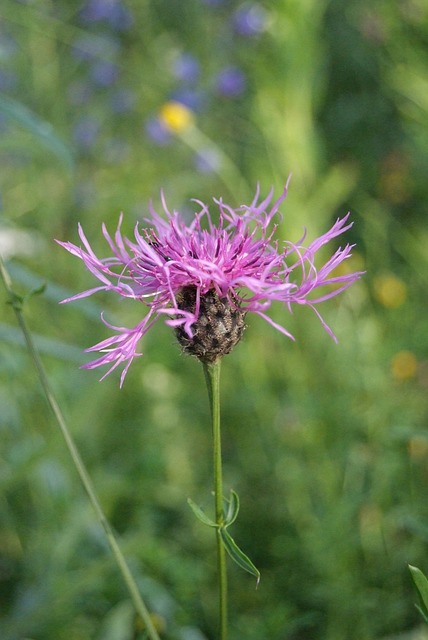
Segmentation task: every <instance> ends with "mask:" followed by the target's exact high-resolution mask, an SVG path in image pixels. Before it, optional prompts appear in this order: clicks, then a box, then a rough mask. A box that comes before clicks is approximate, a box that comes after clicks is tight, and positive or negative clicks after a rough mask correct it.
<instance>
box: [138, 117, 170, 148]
mask: <svg viewBox="0 0 428 640" xmlns="http://www.w3.org/2000/svg"><path fill="white" fill-rule="evenodd" d="M144 130H145V132H146V134H147V136H148V137H149V138H150V140H151V141H152V142H154V143H155V144H157V145H159V146H160V147H165V146H166V145H168V144H169V143H170V142H171V139H172V134H171V131H169V129H167V127H166V126H165V124H164V123H163V122H162V121H161V120H159V118H148V120H146V122H145V124H144Z"/></svg>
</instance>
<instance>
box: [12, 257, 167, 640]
mask: <svg viewBox="0 0 428 640" xmlns="http://www.w3.org/2000/svg"><path fill="white" fill-rule="evenodd" d="M0 275H1V278H2V280H3V283H4V286H5V288H6V291H7V293H8V294H9V298H10V303H11V305H12V307H13V310H14V312H15V315H16V318H17V320H18V323H19V326H20V328H21V330H22V333H23V334H24V338H25V341H26V343H27V346H28V350H29V352H30V355H31V358H32V360H33V363H34V365H35V367H36V369H37V372H38V375H39V379H40V383H41V385H42V387H43V391H44V393H45V396H46V399H47V401H48V404H49V406H50V408H51V409H52V411H53V414H54V416H55V418H56V421H57V423H58V426H59V428H60V430H61V433H62V435H63V437H64V440H65V443H66V445H67V448H68V451H69V454H70V456H71V458H72V460H73V463H74V466H75V467H76V470H77V473H78V475H79V478H80V480H81V482H82V484H83V487H84V489H85V491H86V493H87V495H88V497H89V500H90V502H91V503H92V506H93V508H94V511H95V513H96V515H97V517H98V519H99V521H100V523H101V525H102V527H103V528H104V531H105V534H106V536H107V540H108V542H109V545H110V548H111V550H112V552H113V555H114V558H115V560H116V563H117V565H118V567H119V570H120V572H121V574H122V577H123V579H124V581H125V584H126V586H127V588H128V591H129V594H130V596H131V598H132V601H133V603H134V606H135V609H136V611H137V613H138V614H139V615H140V617H141V619H142V620H143V622H144V624H145V626H146V631H147V634H148V637H149V638H150V640H160V638H159V635H158V633H157V631H156V629H155V627H154V625H153V622H152V620H151V617H150V613H149V611H148V609H147V607H146V605H145V604H144V602H143V599H142V597H141V595H140V592H139V590H138V587H137V584H136V582H135V579H134V578H133V576H132V574H131V571H130V569H129V567H128V565H127V562H126V560H125V557H124V556H123V554H122V552H121V550H120V547H119V545H118V543H117V540H116V537H115V535H114V533H113V530H112V528H111V526H110V523H109V522H108V520H107V518H106V516H105V514H104V512H103V510H102V507H101V505H100V503H99V501H98V498H97V496H96V493H95V488H94V485H93V484H92V481H91V479H90V477H89V474H88V472H87V470H86V467H85V465H84V463H83V460H82V458H81V457H80V454H79V451H78V449H77V447H76V445H75V443H74V440H73V438H72V436H71V434H70V431H69V429H68V427H67V424H66V422H65V419H64V416H63V414H62V412H61V409H60V408H59V405H58V403H57V401H56V398H55V396H54V393H53V391H52V388H51V385H50V382H49V380H48V377H47V374H46V371H45V368H44V366H43V363H42V361H41V359H40V356H39V353H38V351H37V349H36V347H35V344H34V342H33V338H32V336H31V333H30V331H29V329H28V327H27V324H26V322H25V318H24V315H23V313H22V299H21V298H19V297H18V296H17V295H16V294H15V293H14V292H13V289H12V282H11V279H10V276H9V273H8V271H7V270H6V267H5V265H4V263H3V260H2V259H1V257H0Z"/></svg>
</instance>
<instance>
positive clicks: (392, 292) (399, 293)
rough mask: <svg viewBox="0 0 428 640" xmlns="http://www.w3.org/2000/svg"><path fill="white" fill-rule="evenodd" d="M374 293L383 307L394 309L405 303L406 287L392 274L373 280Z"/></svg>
mask: <svg viewBox="0 0 428 640" xmlns="http://www.w3.org/2000/svg"><path fill="white" fill-rule="evenodd" d="M374 293H375V296H376V298H377V300H378V301H379V302H380V303H381V304H383V306H384V307H387V309H396V308H397V307H400V306H401V305H402V304H403V303H404V302H405V301H406V298H407V287H406V285H405V283H404V282H403V280H400V278H397V276H394V275H393V274H392V273H391V274H390V273H386V274H383V275H380V276H377V277H376V278H375V279H374Z"/></svg>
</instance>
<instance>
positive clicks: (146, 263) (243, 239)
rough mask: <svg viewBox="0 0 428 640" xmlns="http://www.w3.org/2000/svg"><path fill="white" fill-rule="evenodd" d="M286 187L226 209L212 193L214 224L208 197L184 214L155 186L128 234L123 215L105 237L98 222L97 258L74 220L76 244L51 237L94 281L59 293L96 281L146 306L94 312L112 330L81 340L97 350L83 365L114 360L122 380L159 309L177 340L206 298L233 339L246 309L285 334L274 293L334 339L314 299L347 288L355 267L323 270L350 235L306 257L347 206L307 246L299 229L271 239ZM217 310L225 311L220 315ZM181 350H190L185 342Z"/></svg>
mask: <svg viewBox="0 0 428 640" xmlns="http://www.w3.org/2000/svg"><path fill="white" fill-rule="evenodd" d="M286 193H287V186H286V187H285V189H284V191H283V193H282V195H281V196H280V197H279V199H278V200H276V201H274V202H272V197H273V191H272V190H271V191H270V193H269V194H268V196H267V197H266V198H265V199H264V200H262V201H261V202H259V203H258V196H259V191H258V190H257V193H256V196H255V198H254V200H253V201H252V203H251V204H250V205H249V206H244V205H243V206H241V207H239V208H238V209H232V207H230V206H229V205H227V204H226V203H224V202H223V200H222V199H219V200H216V199H214V203H215V205H216V207H217V209H218V223H217V224H214V221H213V219H212V217H211V214H210V212H209V210H208V206H207V205H206V204H204V203H202V202H200V201H198V200H195V203H196V205H197V207H198V210H197V212H196V213H195V214H194V217H193V220H192V221H191V222H190V223H189V224H186V222H185V221H184V219H183V217H182V216H181V214H180V213H178V212H177V211H172V212H170V211H169V210H168V208H167V206H166V203H165V200H164V198H163V196H162V204H163V208H164V212H165V215H164V216H161V215H159V214H158V213H156V211H155V210H154V209H153V207H152V205H151V206H150V217H148V218H147V219H146V222H147V226H146V227H145V228H143V229H142V230H141V231H140V229H139V226H138V224H137V225H136V227H135V229H134V239H133V240H130V239H128V238H126V237H124V236H123V235H122V232H121V224H122V216H120V218H119V224H118V227H117V230H116V233H115V235H114V237H113V238H112V237H111V236H110V234H109V233H108V231H107V229H106V227H105V226H104V225H103V228H102V229H103V234H104V237H105V239H106V241H107V243H108V245H109V248H110V252H111V255H109V256H108V257H106V258H98V257H97V256H96V255H95V253H94V252H93V250H92V248H91V246H90V244H89V242H88V240H87V239H86V236H85V234H84V232H83V229H82V227H81V226H80V225H79V236H80V240H81V243H82V244H81V246H77V245H74V244H72V243H71V242H60V241H57V242H58V243H59V244H60V245H61V246H63V247H64V248H65V249H66V250H67V251H69V252H70V253H71V254H72V255H74V256H76V257H78V258H80V259H81V260H82V261H83V263H84V264H85V266H86V268H87V269H88V270H89V271H90V272H91V273H92V274H93V275H94V276H95V277H96V278H97V279H98V280H99V281H100V283H101V284H100V285H99V286H97V287H94V288H91V289H88V290H87V291H83V292H82V293H79V294H77V295H75V296H73V297H71V298H68V299H66V300H63V301H62V302H69V301H71V300H77V299H80V298H85V297H87V296H90V295H92V294H94V293H96V292H98V291H113V292H115V293H116V294H118V295H120V296H122V297H124V298H131V299H133V300H137V301H138V302H140V303H142V305H144V307H146V314H145V315H144V317H143V318H142V319H141V321H140V322H138V324H137V325H136V326H135V327H132V328H127V327H117V326H113V325H111V324H110V323H108V322H107V321H106V320H105V319H104V317H102V320H103V322H104V324H106V325H107V326H108V327H109V328H110V329H112V330H113V331H114V335H113V336H111V337H109V338H107V339H106V340H102V341H101V342H99V343H98V344H96V345H94V346H93V347H90V348H89V349H88V351H91V352H92V351H99V352H101V353H102V354H103V355H101V357H99V358H97V359H96V360H94V361H92V362H89V363H88V364H85V365H84V368H87V369H93V368H95V367H99V366H101V365H110V367H109V369H108V371H107V373H106V374H104V376H103V378H104V377H105V376H106V375H108V374H109V373H110V372H111V371H113V369H115V368H116V367H118V366H119V365H122V364H123V365H124V369H123V372H122V376H121V385H122V384H123V380H124V378H125V375H126V373H127V371H128V369H129V366H130V364H131V362H132V360H133V359H134V358H135V357H136V356H140V355H142V354H141V353H139V352H138V350H137V349H138V343H139V342H140V340H141V338H142V337H143V336H144V335H145V334H146V333H147V332H148V330H149V329H150V328H151V327H152V326H153V325H154V323H155V322H156V321H157V320H158V319H159V318H161V317H164V318H166V320H165V322H166V324H167V325H169V326H171V327H174V329H175V331H176V334H177V337H178V338H179V341H180V343H181V344H182V345H185V344H186V341H187V346H189V345H191V343H192V341H194V342H197V340H196V338H197V337H198V331H199V328H200V326H199V325H200V324H201V320H203V324H204V323H205V324H206V322H207V320H206V319H207V317H209V309H210V308H211V309H213V308H214V309H215V310H216V313H218V312H220V315H221V318H220V333H224V334H225V335H226V334H227V333H228V327H230V326H232V325H235V328H236V327H238V328H237V331H238V333H239V337H238V339H239V338H240V336H241V334H242V331H243V328H244V326H245V325H244V321H243V318H244V317H245V314H246V313H248V312H252V313H255V314H257V315H259V316H261V317H262V318H264V319H265V320H266V321H267V322H269V323H270V324H271V325H272V326H273V327H275V329H278V331H280V332H282V333H283V334H284V335H286V336H288V337H289V338H291V339H294V338H293V336H292V335H291V334H290V333H289V332H288V331H287V329H286V328H285V327H284V326H282V324H277V323H276V322H274V321H273V320H272V319H271V318H270V317H269V315H268V314H267V312H268V310H269V308H270V307H271V305H272V303H273V302H281V303H283V305H284V306H285V308H286V309H287V310H289V311H291V307H292V305H293V304H300V305H306V306H308V307H310V308H311V309H313V310H314V311H315V313H316V315H317V316H318V318H319V319H320V320H321V323H322V325H323V327H324V328H325V330H326V331H327V333H329V335H330V336H331V337H332V338H333V339H334V340H336V338H335V336H334V334H333V332H332V330H331V329H330V327H328V326H327V324H326V323H325V321H324V320H323V319H322V317H321V315H320V313H319V311H318V310H317V305H318V304H319V303H321V302H323V301H324V300H328V299H329V298H332V297H333V296H336V295H337V294H339V293H340V292H341V291H344V290H345V289H347V288H348V287H349V286H350V285H351V284H352V283H353V282H355V281H356V280H358V278H359V277H360V276H361V275H362V272H354V273H344V272H343V271H341V273H340V274H339V275H332V272H333V271H334V270H335V269H336V268H337V267H338V266H340V265H342V263H343V262H344V261H345V260H346V259H347V258H349V257H350V255H351V249H352V246H353V245H349V244H346V245H345V246H344V247H343V248H341V247H340V248H338V249H336V251H335V252H334V253H333V255H332V257H331V258H330V259H329V260H327V262H325V264H322V265H321V266H320V267H316V266H315V261H316V257H317V253H318V251H319V250H320V249H321V247H323V246H324V245H325V244H326V243H328V242H329V241H330V240H333V239H334V238H336V237H337V236H339V235H341V234H342V233H344V232H345V231H347V230H348V229H350V227H351V226H352V223H348V217H349V213H348V215H346V216H345V217H344V218H342V219H338V220H337V221H336V222H335V223H334V225H333V226H332V227H331V229H330V230H329V231H328V232H327V233H325V234H324V235H322V236H320V237H319V238H317V239H316V240H314V241H313V242H311V243H310V244H309V245H308V246H305V245H303V244H302V242H303V240H304V238H302V240H300V241H299V242H298V243H297V244H294V243H293V242H290V241H279V240H274V235H275V232H276V228H277V224H276V223H275V222H274V219H275V218H276V217H277V216H278V215H279V214H278V210H279V207H280V205H281V203H282V202H283V200H284V198H285V196H286ZM209 305H211V307H210V306H209ZM212 305H214V306H212ZM207 310H208V311H207ZM219 310H220V311H219ZM225 312H228V316H227V318H226V320H225V319H224V318H225V315H224V314H225ZM207 313H208V315H207ZM211 315H212V314H211ZM180 338H181V339H180ZM235 343H236V341H235ZM235 343H234V344H235ZM197 346H198V345H197ZM232 346H233V345H232ZM231 348H232V347H230V348H228V350H226V351H225V353H227V352H228V351H230V350H231ZM185 350H188V351H191V349H188V348H187V347H186V346H185ZM195 355H198V357H200V359H201V360H204V361H214V360H215V359H216V358H217V356H213V357H211V356H209V357H208V356H207V357H202V356H200V354H198V353H197V352H196V353H195ZM205 355H206V354H204V356H205Z"/></svg>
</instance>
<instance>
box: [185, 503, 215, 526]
mask: <svg viewBox="0 0 428 640" xmlns="http://www.w3.org/2000/svg"><path fill="white" fill-rule="evenodd" d="M187 504H188V505H189V507H190V508H191V510H192V511H193V513H194V514H195V516H196V517H197V519H198V520H200V521H201V522H202V523H203V524H206V525H208V526H209V527H216V526H217V525H216V523H215V522H213V521H212V520H211V518H208V516H207V515H205V513H204V512H203V511H202V509H201V508H200V507H198V505H197V504H196V503H195V502H193V500H192V499H191V498H187Z"/></svg>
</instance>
